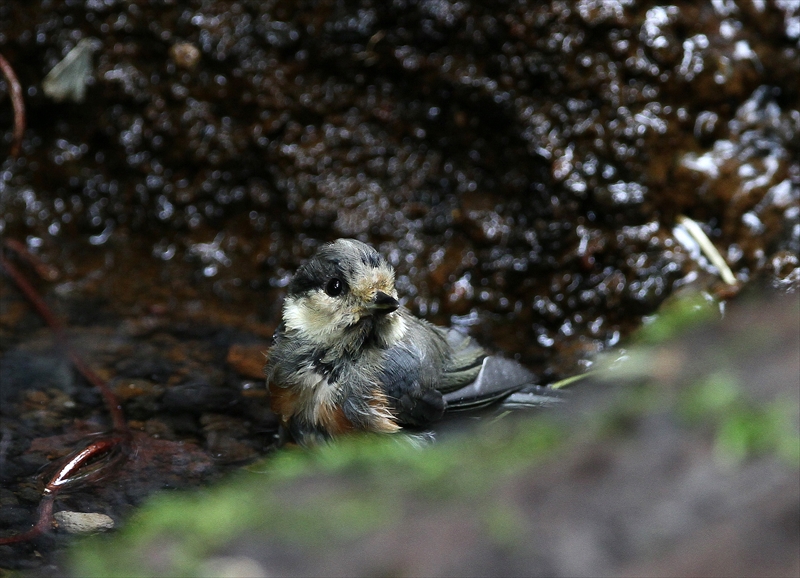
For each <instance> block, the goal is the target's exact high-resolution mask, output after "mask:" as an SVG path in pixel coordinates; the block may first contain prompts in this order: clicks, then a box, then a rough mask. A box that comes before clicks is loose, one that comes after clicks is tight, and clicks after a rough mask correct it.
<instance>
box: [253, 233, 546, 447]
mask: <svg viewBox="0 0 800 578" xmlns="http://www.w3.org/2000/svg"><path fill="white" fill-rule="evenodd" d="M265 373H266V376H267V382H268V383H269V391H270V399H271V407H272V410H273V411H274V412H275V413H276V414H277V415H278V416H279V417H280V419H281V424H282V428H283V431H284V435H286V434H288V436H290V437H291V438H292V439H293V440H294V441H295V442H296V443H298V444H300V445H303V446H309V445H314V444H316V443H319V442H321V441H324V440H328V439H330V438H331V437H334V436H337V435H340V434H345V433H348V432H353V431H368V432H379V433H393V432H397V431H399V430H400V429H401V427H403V426H412V427H424V426H427V425H429V424H431V423H433V422H435V421H436V420H438V419H439V418H441V417H442V415H443V414H444V412H445V411H446V410H452V409H466V408H472V407H480V406H483V405H486V404H488V403H491V402H492V401H495V400H498V399H502V398H504V397H507V396H508V395H510V394H512V393H513V392H515V391H518V390H520V389H521V388H523V387H525V386H532V383H533V378H534V376H533V374H532V373H531V372H529V371H528V370H526V369H525V368H524V367H522V366H521V365H520V364H518V363H516V362H514V361H511V360H508V359H505V358H502V357H498V356H490V355H487V353H486V351H485V350H484V349H483V348H482V347H481V346H480V345H478V344H477V343H476V342H475V341H474V340H473V339H472V338H471V337H469V336H468V335H465V334H464V333H461V332H460V331H458V330H457V329H445V328H442V327H437V326H435V325H432V324H431V323H429V322H427V321H424V320H422V319H419V318H417V317H415V316H414V315H413V314H412V313H411V312H410V311H408V310H407V309H406V308H405V307H402V306H401V305H400V302H399V300H398V295H397V289H396V288H395V274H394V269H393V268H392V266H391V265H390V264H389V263H388V262H387V261H386V259H384V258H383V257H382V256H381V255H380V253H378V252H377V251H376V250H375V249H373V248H372V247H370V246H369V245H367V244H365V243H362V242H360V241H356V240H354V239H339V240H337V241H334V242H332V243H328V244H326V245H323V246H322V247H321V248H320V249H319V251H318V252H317V254H316V255H314V256H313V257H312V258H311V259H309V260H308V261H306V262H305V263H303V264H302V265H301V266H300V268H299V269H298V270H297V272H296V274H295V275H294V277H293V278H292V280H291V282H290V283H289V287H288V293H287V296H286V299H285V302H284V305H283V319H282V322H281V323H280V325H279V326H278V328H277V330H276V332H275V336H274V345H273V346H272V348H271V349H270V352H269V360H268V362H267V366H266V368H265ZM539 389H541V388H539Z"/></svg>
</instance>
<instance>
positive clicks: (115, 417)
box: [0, 255, 129, 434]
mask: <svg viewBox="0 0 800 578" xmlns="http://www.w3.org/2000/svg"><path fill="white" fill-rule="evenodd" d="M0 265H2V267H3V269H5V270H6V273H8V274H9V275H10V276H11V278H12V279H13V280H14V283H16V285H17V287H19V289H20V291H22V294H23V295H25V298H26V299H27V300H28V301H29V302H30V303H31V305H33V307H34V309H36V311H37V312H38V313H39V315H41V316H42V319H44V321H45V323H47V325H49V326H50V329H52V330H53V333H55V335H56V340H57V341H58V344H59V345H60V346H61V347H63V348H64V350H65V351H66V353H67V355H68V356H69V358H70V360H71V361H72V364H73V365H74V366H75V369H77V370H78V372H79V373H80V374H81V375H83V377H85V378H86V380H87V381H88V382H89V383H91V384H92V385H94V386H95V387H96V388H97V389H98V390H99V391H100V393H101V394H102V396H103V399H104V401H105V403H106V406H107V407H108V411H109V413H110V414H111V420H112V422H113V424H114V430H115V431H117V432H119V433H126V434H129V430H128V423H127V422H126V421H125V416H124V414H123V413H122V406H121V405H120V403H119V401H118V400H117V396H115V395H114V392H112V391H111V389H110V388H109V387H108V384H107V383H106V382H105V381H103V379H102V378H101V377H100V376H99V375H97V374H96V373H95V372H94V371H93V370H92V369H91V368H90V367H89V366H88V365H86V363H85V362H84V361H83V359H82V358H81V356H80V355H78V354H77V353H76V352H75V350H74V349H73V348H72V347H71V346H70V344H69V341H68V339H67V335H66V333H65V332H64V326H63V325H62V323H61V321H60V320H59V319H58V318H57V317H56V316H55V315H53V312H52V311H51V310H50V307H48V305H47V303H45V301H44V299H42V298H41V297H40V296H39V294H38V293H37V292H36V289H34V288H33V286H32V285H31V284H30V283H29V282H28V280H27V279H26V278H25V276H24V275H23V274H22V273H21V272H20V271H19V269H17V268H16V266H15V265H13V264H12V263H11V262H9V261H8V260H7V259H6V258H5V257H3V256H2V255H0Z"/></svg>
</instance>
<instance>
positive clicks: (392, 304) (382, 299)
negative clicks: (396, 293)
mask: <svg viewBox="0 0 800 578" xmlns="http://www.w3.org/2000/svg"><path fill="white" fill-rule="evenodd" d="M398 307H400V302H399V301H398V300H397V299H395V298H394V297H392V296H391V295H387V294H386V293H384V292H383V291H378V292H376V293H375V297H374V298H373V299H372V302H371V303H370V304H369V305H368V306H367V309H368V310H369V312H370V313H375V314H385V313H391V312H392V311H396V310H397V308H398Z"/></svg>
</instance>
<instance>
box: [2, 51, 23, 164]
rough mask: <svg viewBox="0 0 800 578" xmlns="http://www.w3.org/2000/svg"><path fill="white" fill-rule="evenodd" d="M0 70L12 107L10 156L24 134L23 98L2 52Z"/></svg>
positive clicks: (12, 70) (17, 149)
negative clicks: (12, 129)
mask: <svg viewBox="0 0 800 578" xmlns="http://www.w3.org/2000/svg"><path fill="white" fill-rule="evenodd" d="M0 70H2V72H3V76H5V77H6V80H7V81H8V87H9V92H10V93H11V106H12V107H13V108H14V138H13V141H12V142H11V156H12V157H15V156H17V155H18V154H19V151H20V148H22V136H23V135H24V134H25V100H24V99H23V98H22V86H20V84H19V80H17V75H16V74H15V73H14V69H13V68H12V67H11V65H10V64H9V63H8V60H6V59H5V58H4V57H3V55H2V54H0Z"/></svg>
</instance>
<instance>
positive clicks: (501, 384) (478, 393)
mask: <svg viewBox="0 0 800 578" xmlns="http://www.w3.org/2000/svg"><path fill="white" fill-rule="evenodd" d="M535 381H536V376H535V375H534V374H533V373H532V372H531V371H529V370H528V369H526V368H525V367H523V366H522V365H521V364H519V363H517V362H516V361H513V360H511V359H506V358H504V357H499V356H496V355H490V356H488V357H485V358H484V359H483V360H482V362H481V365H480V367H479V369H478V372H477V376H476V378H475V380H474V381H472V382H471V383H469V384H468V385H466V386H464V387H462V388H460V389H457V390H455V391H451V392H449V393H447V394H445V396H444V400H445V401H446V402H447V408H448V409H450V410H465V409H475V408H479V407H483V406H486V405H489V404H490V403H493V402H496V401H498V400H501V399H503V398H506V397H509V396H510V395H512V394H514V395H517V394H516V393H515V392H519V391H520V390H523V389H524V391H526V392H527V397H524V396H523V397H520V398H519V403H522V400H523V398H524V399H529V401H530V403H529V405H539V403H538V402H539V397H543V396H544V397H547V396H546V395H545V393H544V392H545V388H541V387H538V386H536V385H535ZM537 396H539V397H537Z"/></svg>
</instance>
